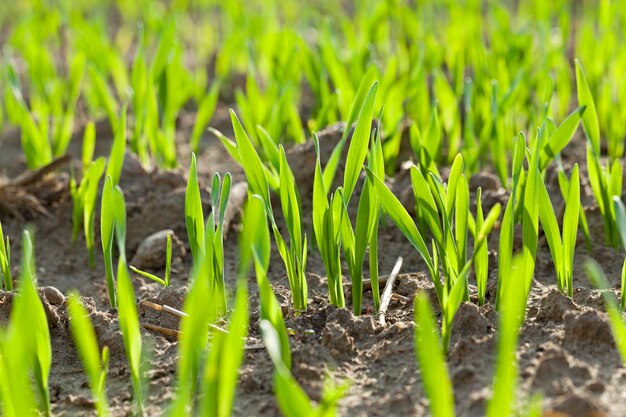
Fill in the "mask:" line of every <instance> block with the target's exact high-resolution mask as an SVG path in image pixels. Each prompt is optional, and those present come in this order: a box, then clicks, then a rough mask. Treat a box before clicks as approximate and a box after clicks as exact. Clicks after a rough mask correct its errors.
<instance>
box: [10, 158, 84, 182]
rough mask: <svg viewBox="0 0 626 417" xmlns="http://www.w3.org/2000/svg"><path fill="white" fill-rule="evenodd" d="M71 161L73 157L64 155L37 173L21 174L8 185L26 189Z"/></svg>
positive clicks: (27, 172) (36, 171)
mask: <svg viewBox="0 0 626 417" xmlns="http://www.w3.org/2000/svg"><path fill="white" fill-rule="evenodd" d="M71 159H72V156H71V155H63V156H61V157H59V158H57V159H55V160H54V161H52V162H50V163H49V164H48V165H45V166H43V167H41V168H39V169H37V170H35V171H26V172H24V173H22V174H20V175H19V176H18V177H16V178H14V179H12V180H10V181H9V183H8V185H10V186H14V187H26V186H28V185H32V184H34V183H36V182H37V181H39V180H40V179H42V178H43V177H45V176H46V175H47V174H49V173H51V172H52V171H54V170H56V169H57V168H60V167H61V166H63V165H64V164H66V163H67V162H69V161H70V160H71Z"/></svg>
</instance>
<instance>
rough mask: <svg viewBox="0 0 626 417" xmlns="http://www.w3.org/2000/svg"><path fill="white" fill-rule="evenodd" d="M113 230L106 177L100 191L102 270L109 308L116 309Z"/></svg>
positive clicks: (110, 193) (112, 206) (110, 186)
mask: <svg viewBox="0 0 626 417" xmlns="http://www.w3.org/2000/svg"><path fill="white" fill-rule="evenodd" d="M114 230H115V202H114V195H113V180H112V179H111V177H110V176H107V177H106V180H105V181H104V187H103V189H102V204H101V209H100V239H101V241H102V253H103V255H104V269H105V273H106V281H107V290H108V294H109V302H110V304H111V308H117V300H116V297H115V295H116V294H115V277H114V275H113V236H114Z"/></svg>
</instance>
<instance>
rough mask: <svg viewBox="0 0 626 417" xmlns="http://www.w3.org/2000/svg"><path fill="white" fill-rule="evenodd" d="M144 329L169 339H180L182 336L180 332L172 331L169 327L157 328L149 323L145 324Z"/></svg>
mask: <svg viewBox="0 0 626 417" xmlns="http://www.w3.org/2000/svg"><path fill="white" fill-rule="evenodd" d="M143 328H144V329H146V330H150V331H152V332H156V333H161V334H162V335H164V336H167V337H174V338H178V336H180V334H181V333H180V332H179V331H178V330H174V329H170V328H169V327H161V326H155V325H153V324H148V323H144V324H143Z"/></svg>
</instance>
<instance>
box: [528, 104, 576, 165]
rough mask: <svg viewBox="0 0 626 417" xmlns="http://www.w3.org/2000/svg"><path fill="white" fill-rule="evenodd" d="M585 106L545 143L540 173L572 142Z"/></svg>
mask: <svg viewBox="0 0 626 417" xmlns="http://www.w3.org/2000/svg"><path fill="white" fill-rule="evenodd" d="M585 109H586V107H585V106H581V107H579V108H577V109H576V110H574V112H572V114H570V115H569V116H567V118H566V119H565V120H564V121H563V123H561V125H560V126H559V127H558V128H556V129H555V130H554V132H553V133H552V134H551V135H550V137H549V138H548V139H547V140H546V141H545V142H544V144H543V146H542V148H541V156H540V160H539V171H541V172H543V171H544V170H545V169H546V167H547V166H548V164H549V163H550V162H551V161H552V160H553V159H554V157H555V156H556V155H558V154H559V153H560V152H561V151H562V150H563V148H565V147H566V146H567V144H568V143H569V142H570V140H571V139H572V137H573V136H574V133H575V132H576V129H578V125H579V123H580V120H581V118H582V117H583V114H584V113H585Z"/></svg>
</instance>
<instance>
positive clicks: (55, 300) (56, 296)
mask: <svg viewBox="0 0 626 417" xmlns="http://www.w3.org/2000/svg"><path fill="white" fill-rule="evenodd" d="M41 293H42V294H43V295H44V297H46V300H48V302H49V303H50V304H51V305H53V306H58V305H61V304H63V301H65V296H64V295H63V293H62V292H61V291H59V289H58V288H55V287H42V288H41Z"/></svg>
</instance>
